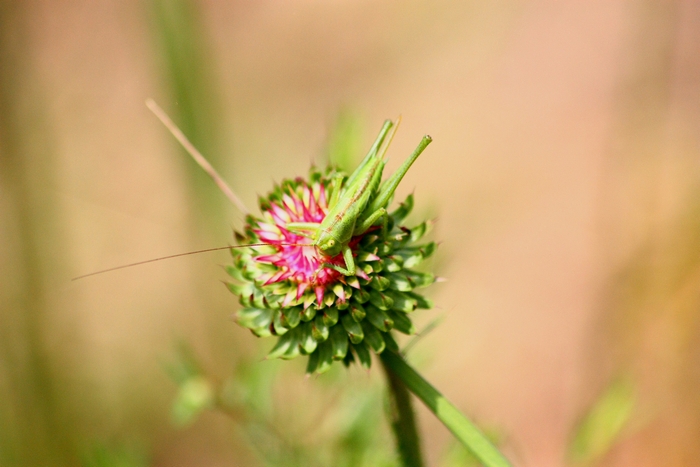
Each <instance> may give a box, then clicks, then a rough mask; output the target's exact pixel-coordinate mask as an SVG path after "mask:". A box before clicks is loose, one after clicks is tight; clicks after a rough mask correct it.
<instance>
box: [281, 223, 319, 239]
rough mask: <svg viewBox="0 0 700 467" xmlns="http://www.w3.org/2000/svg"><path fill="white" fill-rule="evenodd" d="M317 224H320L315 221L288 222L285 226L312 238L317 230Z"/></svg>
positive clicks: (291, 230)
mask: <svg viewBox="0 0 700 467" xmlns="http://www.w3.org/2000/svg"><path fill="white" fill-rule="evenodd" d="M319 225H320V224H316V223H315V222H288V223H287V225H286V226H285V228H286V229H287V230H289V231H290V232H294V233H295V234H298V235H301V236H302V237H306V238H311V239H313V237H314V235H316V232H318V226H319Z"/></svg>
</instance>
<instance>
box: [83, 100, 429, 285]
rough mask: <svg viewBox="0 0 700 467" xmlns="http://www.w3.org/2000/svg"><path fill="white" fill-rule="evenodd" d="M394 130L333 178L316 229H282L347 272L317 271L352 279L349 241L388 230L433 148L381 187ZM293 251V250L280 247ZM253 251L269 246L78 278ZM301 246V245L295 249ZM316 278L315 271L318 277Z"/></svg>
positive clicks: (203, 163) (205, 165) (389, 125)
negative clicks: (401, 193)
mask: <svg viewBox="0 0 700 467" xmlns="http://www.w3.org/2000/svg"><path fill="white" fill-rule="evenodd" d="M146 105H147V106H148V108H149V109H150V110H151V111H152V112H153V113H154V114H155V115H156V116H157V117H158V118H159V119H160V120H161V122H162V123H163V124H164V125H165V126H166V127H167V128H168V130H170V132H171V133H172V134H173V136H174V137H175V139H177V140H178V142H179V143H180V144H182V146H183V147H184V148H185V150H186V151H187V152H188V153H189V154H190V156H192V158H193V159H194V160H195V162H197V164H198V165H199V166H200V167H201V168H202V169H203V170H204V171H205V172H206V173H207V174H208V175H209V176H210V177H211V178H212V179H213V180H214V182H215V183H216V185H217V186H218V187H219V189H220V190H221V191H222V192H223V193H224V195H226V197H228V198H229V200H230V201H231V202H232V203H233V204H234V205H235V206H236V207H237V208H238V209H239V210H240V211H241V212H242V213H244V214H248V213H249V212H248V209H247V208H246V207H245V205H244V204H243V202H242V201H241V200H240V198H238V196H236V194H235V193H234V192H233V190H231V188H230V187H229V186H228V185H227V184H226V182H225V181H224V180H223V178H222V177H221V176H220V175H219V174H218V173H217V172H216V170H215V169H214V168H213V167H212V166H211V164H210V163H209V162H208V161H207V160H206V158H204V156H202V155H201V154H200V153H199V151H198V150H197V149H196V148H195V147H194V146H193V145H192V144H191V143H190V141H189V140H188V139H187V137H185V135H184V134H183V133H182V132H181V131H180V129H179V128H178V127H177V126H176V125H175V124H174V123H173V122H172V120H171V119H170V118H169V117H168V116H167V115H166V114H165V112H164V111H163V110H162V109H161V108H160V107H159V106H158V105H157V104H156V103H155V102H154V101H153V100H152V99H149V100H147V101H146ZM397 128H398V122H396V123H395V122H392V121H390V120H387V121H386V122H384V125H383V127H382V129H381V131H380V132H379V135H378V136H377V139H376V140H375V142H374V144H373V145H372V147H371V148H370V150H369V152H368V153H367V155H366V156H365V158H364V159H363V160H362V162H361V163H360V165H359V166H358V167H357V168H356V169H355V171H354V172H353V173H352V174H350V176H349V177H348V178H347V180H346V179H345V176H344V175H343V174H338V175H336V176H335V177H334V178H333V181H332V185H331V190H330V192H329V202H328V212H327V214H326V216H325V217H324V219H323V220H322V221H321V222H320V223H311V222H290V223H287V225H286V228H287V229H288V230H289V231H290V232H294V233H296V234H298V235H300V236H303V237H307V238H309V239H310V240H311V241H312V246H314V247H315V248H316V251H318V252H319V253H320V255H321V256H322V257H324V258H326V259H328V260H330V259H332V258H334V257H336V256H338V255H339V254H341V253H342V256H343V260H344V262H345V267H342V266H340V265H338V264H334V263H331V262H324V263H322V264H321V266H320V267H319V271H320V270H321V269H323V268H331V269H333V270H335V271H338V272H339V273H341V274H343V275H344V276H353V275H355V273H356V266H355V260H354V257H353V252H352V249H351V247H350V240H351V239H352V238H353V237H355V236H357V235H361V234H363V233H365V232H367V231H368V230H369V229H370V228H372V227H373V226H375V225H377V224H378V223H379V222H380V221H381V224H382V231H383V232H386V230H387V211H386V207H387V205H388V204H389V202H390V201H391V199H392V197H393V195H394V192H395V191H396V188H397V187H398V185H399V183H400V182H401V180H402V179H403V177H404V175H405V174H406V172H408V169H409V168H410V167H411V165H412V164H413V163H414V162H415V161H416V159H417V158H418V156H420V155H421V153H422V152H423V151H424V150H425V148H426V147H427V146H428V145H429V144H430V143H431V142H432V138H431V137H430V136H427V135H426V136H424V137H423V139H422V140H421V142H420V143H419V145H418V147H416V149H415V150H414V151H413V153H412V154H411V156H410V157H409V158H408V159H406V161H404V163H403V164H402V165H401V167H399V169H398V170H397V171H396V172H395V173H394V174H393V175H392V176H391V177H390V178H388V179H387V180H385V181H384V182H382V181H381V179H382V173H383V170H384V166H385V164H386V159H385V155H386V152H387V149H388V147H389V144H390V143H391V140H392V139H393V136H394V134H395V132H396V129H397ZM280 245H292V246H295V245H293V244H280ZM256 246H262V247H264V246H268V245H267V244H264V243H263V244H250V245H236V246H227V247H217V248H207V249H204V250H197V251H191V252H187V253H180V254H176V255H170V256H165V257H161V258H155V259H150V260H146V261H139V262H137V263H131V264H126V265H122V266H117V267H113V268H109V269H104V270H100V271H96V272H92V273H89V274H85V275H82V276H78V277H75V278H73V280H77V279H82V278H84V277H88V276H93V275H97V274H102V273H105V272H110V271H114V270H117V269H123V268H127V267H131V266H137V265H141V264H146V263H151V262H155V261H160V260H164V259H169V258H176V257H180V256H186V255H192V254H198V253H204V252H208V251H215V250H223V249H230V248H245V247H256ZM299 246H305V245H299ZM317 272H318V271H317Z"/></svg>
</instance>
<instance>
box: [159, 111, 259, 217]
mask: <svg viewBox="0 0 700 467" xmlns="http://www.w3.org/2000/svg"><path fill="white" fill-rule="evenodd" d="M146 107H148V108H149V109H150V111H151V112H153V113H154V114H155V116H156V117H158V119H159V120H160V121H161V122H163V125H165V127H166V128H167V129H168V130H169V131H170V133H172V135H173V136H174V137H175V139H176V140H178V142H179V143H180V144H181V145H182V147H183V148H185V151H187V152H188V153H189V155H190V156H192V159H194V161H195V162H196V163H197V164H199V166H200V167H201V168H202V169H203V170H204V171H205V172H206V173H207V174H209V176H210V177H211V178H212V179H213V180H214V183H216V184H217V186H218V187H219V189H220V190H221V191H222V192H223V193H224V194H225V195H226V197H227V198H228V199H229V200H230V201H231V202H232V203H233V204H234V206H236V207H237V208H238V210H239V211H241V212H242V213H243V214H250V211H248V208H246V206H245V204H243V201H241V199H240V198H239V197H238V196H237V195H236V193H234V192H233V190H232V189H231V187H229V186H228V184H227V183H226V182H225V181H224V179H223V178H221V176H220V175H219V174H218V173H217V172H216V170H215V169H214V167H212V166H211V164H210V163H209V161H207V160H206V159H205V158H204V156H203V155H202V154H201V153H200V152H199V151H198V150H197V148H195V147H194V146H193V145H192V143H190V141H189V140H188V139H187V137H186V136H185V135H184V134H183V133H182V131H180V129H179V128H178V127H177V125H175V123H173V121H172V120H171V119H170V117H168V115H167V114H166V113H165V111H163V109H161V108H160V107H159V106H158V104H156V102H155V101H154V100H153V99H150V98H149V99H146Z"/></svg>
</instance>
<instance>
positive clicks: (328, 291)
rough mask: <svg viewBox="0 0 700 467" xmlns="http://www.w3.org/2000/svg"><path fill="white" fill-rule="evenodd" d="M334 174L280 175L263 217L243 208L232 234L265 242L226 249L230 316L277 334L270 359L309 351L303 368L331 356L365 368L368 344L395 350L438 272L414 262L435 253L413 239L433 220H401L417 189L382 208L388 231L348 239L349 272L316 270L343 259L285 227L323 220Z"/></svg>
mask: <svg viewBox="0 0 700 467" xmlns="http://www.w3.org/2000/svg"><path fill="white" fill-rule="evenodd" d="M339 173H340V172H339V171H338V170H337V169H331V168H329V169H327V170H326V171H325V173H321V172H320V171H318V170H317V169H315V168H313V167H312V168H311V171H310V173H309V179H308V181H307V180H304V179H302V178H297V179H295V180H285V181H283V182H282V183H281V184H280V185H279V186H276V187H275V188H274V189H273V191H272V192H271V193H270V194H269V195H268V196H267V198H260V200H259V203H260V210H261V212H262V216H261V217H255V216H252V215H248V216H247V217H246V225H245V227H244V229H243V233H238V232H236V240H237V241H238V242H239V244H241V245H245V244H252V243H256V244H257V243H265V244H268V245H269V246H263V247H250V248H240V249H232V250H231V253H232V255H233V265H231V266H228V267H227V268H226V269H227V273H228V274H229V275H230V276H231V277H233V278H234V279H235V282H232V283H228V284H227V285H228V287H229V289H230V290H231V292H233V293H234V294H235V295H237V296H238V297H239V301H240V303H241V305H242V308H241V309H240V310H238V311H237V312H236V313H235V315H234V316H235V319H236V321H237V322H238V323H239V324H240V325H241V326H244V327H246V328H248V329H250V330H251V331H252V332H253V333H254V334H256V335H257V336H261V337H262V336H271V335H274V336H279V338H278V341H277V344H276V345H275V346H274V347H273V348H272V350H271V351H270V353H269V355H268V358H284V359H291V358H295V357H297V356H298V355H308V356H309V360H308V366H307V372H308V373H314V372H316V373H322V372H324V371H327V370H328V369H329V368H330V367H331V365H332V363H333V361H334V360H342V361H343V362H344V363H345V364H346V365H349V364H350V363H351V362H353V361H354V360H355V357H356V358H357V359H358V360H359V361H360V363H361V364H362V365H363V366H364V367H366V368H369V366H370V364H371V358H370V352H369V351H370V349H372V350H374V352H376V353H381V352H382V351H384V349H385V348H389V349H394V350H398V348H397V344H396V341H395V340H394V338H393V337H392V335H391V333H390V331H391V330H392V329H396V330H397V331H400V332H402V333H404V334H413V333H414V332H415V328H414V326H413V324H412V323H411V319H410V318H409V316H408V314H409V313H411V312H412V311H414V310H416V309H417V308H430V307H431V306H432V304H431V302H430V301H429V300H428V299H426V298H424V297H423V296H421V295H419V294H417V293H416V292H415V291H414V289H416V288H420V287H424V286H427V285H430V284H432V283H433V282H435V276H434V275H433V274H431V273H425V272H418V271H415V270H414V269H413V268H414V267H415V266H417V265H418V264H420V263H421V262H422V261H423V260H424V259H425V258H427V257H429V256H430V255H431V254H432V253H433V252H434V251H435V248H436V245H435V243H434V242H429V243H423V244H416V242H417V241H418V240H420V238H421V237H422V236H423V235H424V234H425V233H426V232H427V231H428V229H429V228H430V226H431V222H430V221H426V222H423V223H422V224H420V225H418V226H416V227H413V228H411V229H409V228H406V227H404V226H403V225H402V222H403V220H404V219H405V218H406V216H407V215H408V214H409V212H410V211H411V208H412V207H413V195H409V196H408V198H406V200H405V201H404V202H403V203H401V204H400V205H399V207H398V208H397V209H396V210H395V211H393V212H391V213H389V214H388V216H389V217H388V225H387V229H386V231H384V228H383V227H382V226H375V227H372V228H371V229H369V230H368V231H367V232H365V233H364V234H362V235H357V236H355V237H353V238H352V240H351V241H350V246H351V248H352V250H353V256H354V257H355V261H356V264H357V271H356V274H355V275H354V276H344V275H342V274H341V273H339V272H337V271H335V270H333V269H331V268H328V267H325V268H324V267H322V265H323V264H324V263H334V264H339V265H343V264H344V263H343V257H342V255H338V256H336V257H334V258H332V259H328V258H325V257H324V256H322V255H321V254H320V252H318V251H317V250H316V248H315V247H314V246H313V245H312V244H311V243H312V240H311V239H309V238H306V237H303V236H301V235H299V234H297V233H293V232H290V231H289V230H287V229H286V228H285V226H286V224H287V223H289V222H313V223H320V222H321V221H322V220H323V219H324V217H325V215H326V213H327V211H328V199H327V196H328V193H329V190H330V186H331V180H333V178H334V177H337V174H339ZM346 178H347V177H346Z"/></svg>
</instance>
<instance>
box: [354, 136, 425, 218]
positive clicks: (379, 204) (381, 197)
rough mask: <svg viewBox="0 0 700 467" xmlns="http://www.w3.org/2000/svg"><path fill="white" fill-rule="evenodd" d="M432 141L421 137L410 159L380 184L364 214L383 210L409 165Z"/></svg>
mask: <svg viewBox="0 0 700 467" xmlns="http://www.w3.org/2000/svg"><path fill="white" fill-rule="evenodd" d="M432 141H433V139H432V138H431V137H430V136H428V135H426V136H424V137H423V139H422V140H421V142H420V144H418V147H417V148H416V149H415V150H414V151H413V154H411V157H409V158H408V159H406V160H405V161H404V163H403V164H401V167H399V169H398V170H397V171H396V172H394V173H393V175H392V176H391V177H389V178H388V179H387V180H386V181H385V182H384V183H382V186H381V189H380V190H379V192H378V193H377V196H376V197H375V198H374V199H373V200H372V203H371V204H370V205H369V207H368V211H366V212H371V213H374V212H375V211H376V210H377V209H379V208H385V207H386V206H387V204H389V199H390V198H391V197H392V196H393V195H394V192H395V191H396V187H398V186H399V183H401V179H402V178H403V176H404V175H406V172H408V169H409V168H411V165H412V164H413V163H414V162H415V161H416V159H418V156H420V155H421V153H422V152H423V151H424V150H425V148H426V147H427V146H428V145H429V144H430V143H431V142H432Z"/></svg>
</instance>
